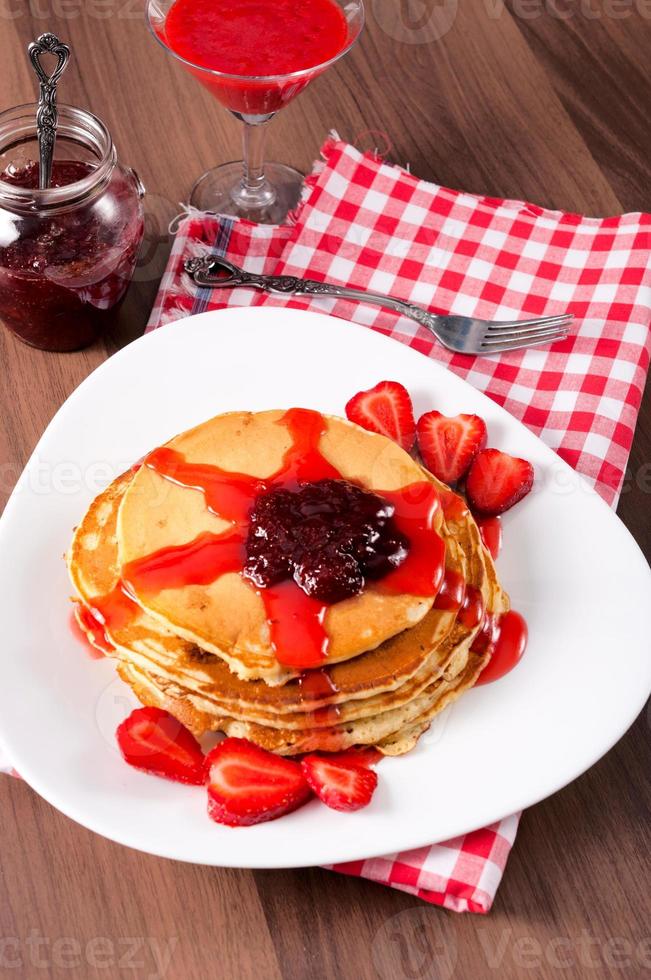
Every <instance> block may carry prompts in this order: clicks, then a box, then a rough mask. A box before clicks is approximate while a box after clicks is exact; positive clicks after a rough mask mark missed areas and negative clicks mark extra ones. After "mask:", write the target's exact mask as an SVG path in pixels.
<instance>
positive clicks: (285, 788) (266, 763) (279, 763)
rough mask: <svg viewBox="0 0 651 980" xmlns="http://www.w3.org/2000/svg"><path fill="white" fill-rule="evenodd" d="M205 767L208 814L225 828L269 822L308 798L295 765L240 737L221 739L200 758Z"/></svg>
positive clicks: (298, 766)
mask: <svg viewBox="0 0 651 980" xmlns="http://www.w3.org/2000/svg"><path fill="white" fill-rule="evenodd" d="M206 769H207V772H208V814H209V816H210V817H212V819H213V820H215V821H216V822H217V823H223V824H227V825H228V826H229V827H247V826H250V825H251V824H255V823H262V822H263V821H265V820H275V819H276V817H282V816H283V815H284V814H285V813H291V811H292V810H296V809H297V807H299V806H302V804H303V803H305V802H306V801H307V800H308V799H309V798H310V796H311V795H312V791H311V790H310V787H309V785H308V782H307V780H306V778H305V776H304V774H303V770H302V769H301V766H300V763H298V762H292V761H291V760H290V759H283V758H281V756H279V755H274V754H273V752H267V751H266V750H265V749H261V748H260V747H259V746H257V745H254V744H253V742H249V741H248V739H246V738H225V739H224V741H223V742H220V743H219V744H218V745H216V746H215V748H214V749H212V751H211V752H209V753H208V755H207V756H206Z"/></svg>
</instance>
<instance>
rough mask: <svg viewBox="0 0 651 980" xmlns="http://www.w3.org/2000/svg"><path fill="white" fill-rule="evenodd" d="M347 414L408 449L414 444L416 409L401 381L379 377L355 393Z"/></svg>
mask: <svg viewBox="0 0 651 980" xmlns="http://www.w3.org/2000/svg"><path fill="white" fill-rule="evenodd" d="M346 417H347V418H348V419H349V421H351V422H356V423H357V425H361V427H362V428H363V429H368V431H369V432H377V433H379V434H380V435H381V436H387V438H389V439H393V441H394V442H397V443H398V445H399V446H402V448H403V449H405V450H406V451H407V452H409V450H410V449H411V447H412V446H413V444H414V439H415V438H416V422H415V420H414V409H413V406H412V404H411V398H410V397H409V392H408V391H407V389H406V388H405V386H404V385H401V384H400V382H399V381H380V382H379V383H378V384H376V385H375V387H374V388H369V390H368V391H359V392H358V393H357V394H356V395H353V397H352V398H351V399H350V401H349V402H348V404H347V405H346Z"/></svg>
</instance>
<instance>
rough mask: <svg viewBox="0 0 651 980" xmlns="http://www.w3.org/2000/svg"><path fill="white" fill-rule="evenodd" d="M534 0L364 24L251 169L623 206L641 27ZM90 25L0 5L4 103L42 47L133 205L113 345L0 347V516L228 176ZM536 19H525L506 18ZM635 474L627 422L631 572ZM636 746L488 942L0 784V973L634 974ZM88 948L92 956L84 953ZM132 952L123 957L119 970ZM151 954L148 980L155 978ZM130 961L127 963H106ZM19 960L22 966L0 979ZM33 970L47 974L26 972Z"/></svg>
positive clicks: (379, 9)
mask: <svg viewBox="0 0 651 980" xmlns="http://www.w3.org/2000/svg"><path fill="white" fill-rule="evenodd" d="M532 2H533V0H527V2H522V0H508V2H507V4H506V5H502V4H501V3H499V2H497V0H463V2H461V3H456V2H455V0H447V2H446V3H434V2H431V0H427V2H425V3H423V4H420V5H416V4H415V3H414V2H413V0H373V2H371V3H370V4H369V8H370V9H369V19H368V21H369V22H368V30H367V32H366V35H365V37H364V39H363V41H362V43H361V44H360V45H359V46H358V47H357V49H356V50H355V51H354V52H353V53H352V54H351V56H350V57H348V58H347V59H345V60H344V61H343V62H342V63H341V64H340V66H338V68H337V69H335V70H333V71H332V72H331V73H330V74H328V75H326V76H324V77H323V78H322V79H320V80H319V81H318V82H317V83H315V84H314V85H313V87H312V88H311V89H308V91H307V92H305V93H304V94H303V95H302V96H301V98H300V99H299V100H298V101H297V102H296V103H295V104H294V105H292V106H291V107H289V108H288V109H287V110H285V111H284V112H283V113H282V114H281V115H280V116H279V118H278V119H277V120H276V121H275V122H274V123H273V125H272V127H271V131H270V135H269V150H270V155H271V156H273V157H274V158H276V159H280V160H283V161H285V162H288V163H293V164H294V165H297V166H299V167H302V168H303V169H308V168H309V166H310V163H311V161H312V159H313V158H314V157H315V156H316V154H317V152H318V147H319V145H320V142H321V141H322V139H323V137H324V135H325V131H326V129H327V128H330V127H334V128H336V129H338V130H339V132H340V133H341V135H342V136H344V137H345V138H347V139H350V140H352V141H354V142H355V141H357V142H359V144H360V145H361V146H362V147H368V146H371V145H373V144H374V143H375V142H377V143H379V144H380V145H383V146H385V147H387V148H388V150H389V155H390V158H391V159H393V160H394V161H396V162H400V163H409V164H410V165H411V168H412V170H413V171H414V172H415V173H418V174H419V175H422V176H423V177H425V178H429V179H434V180H438V181H439V182H441V183H445V184H448V185H450V186H453V187H462V188H464V189H467V190H473V191H478V192H482V193H489V194H502V195H506V196H510V197H522V198H528V199H530V200H534V201H536V202H537V203H540V204H545V205H548V206H552V207H559V208H567V209H570V210H575V211H587V212H590V213H593V214H606V213H615V212H617V211H620V210H622V209H629V210H634V209H637V208H640V207H642V206H643V205H644V203H645V201H647V200H648V193H647V188H648V186H649V178H650V176H651V173H650V170H651V165H650V163H649V158H650V156H651V155H650V153H649V149H650V145H651V136H650V135H649V127H648V122H647V120H646V118H645V113H644V112H643V111H642V107H643V106H644V105H646V104H648V101H649V85H650V84H651V83H650V82H649V75H648V64H647V62H648V48H649V41H650V40H651V29H650V27H649V20H648V16H646V15H645V9H644V7H643V5H639V4H638V5H636V6H634V5H633V4H632V3H631V4H630V6H629V7H627V8H626V9H627V10H629V13H626V15H625V16H619V15H617V14H615V15H612V11H613V10H614V9H615V7H616V6H617V5H614V4H612V3H611V5H610V7H608V6H607V0H603V2H602V0H591V7H590V9H591V10H592V9H597V10H599V11H601V14H600V16H590V17H588V16H586V15H585V9H587V8H586V7H585V5H581V6H580V5H579V4H576V3H572V4H569V3H566V5H565V6H563V0H557V2H556V3H554V4H545V5H544V6H543V4H542V0H540V4H539V6H536V4H535V2H533V5H532ZM100 7H101V5H99V4H93V3H92V2H87V3H86V4H85V5H84V4H82V3H81V2H79V3H77V0H67V3H63V4H62V3H55V2H52V3H49V0H48V2H45V0H44V3H43V4H42V5H41V6H39V5H36V4H33V3H23V2H22V0H21V2H19V0H15V2H14V3H13V4H12V3H10V2H9V0H7V2H6V3H4V4H0V51H1V52H2V59H1V60H0V66H1V67H0V74H1V75H2V80H3V87H2V100H3V103H5V104H6V105H7V106H8V105H12V104H17V103H19V102H24V101H27V100H29V99H30V98H31V97H32V92H33V85H32V81H31V77H30V72H29V70H28V68H27V64H26V59H25V57H24V45H25V43H26V42H27V41H28V40H29V39H31V38H32V37H34V36H36V35H37V34H39V33H41V32H42V31H44V30H46V29H52V30H56V31H58V32H59V33H60V34H61V35H63V36H65V37H66V38H67V39H69V40H70V41H71V42H72V44H73V48H74V50H75V54H76V65H77V67H76V68H75V67H73V68H71V69H70V70H69V72H68V73H67V75H66V79H65V89H64V98H65V101H69V102H73V103H78V104H80V105H88V106H89V107H90V108H92V109H93V110H94V111H95V112H97V113H98V114H99V115H100V116H102V117H103V118H104V119H105V120H106V122H107V123H108V124H109V126H110V128H111V130H112V132H113V135H114V137H115V141H116V143H117V145H118V148H119V150H120V153H121V155H122V157H123V159H124V160H125V161H126V162H128V163H129V164H131V165H133V166H135V167H136V169H137V170H138V171H139V172H140V174H141V176H142V177H143V179H144V181H145V183H146V184H147V186H148V190H149V197H148V202H147V209H148V250H147V257H146V260H144V261H143V262H142V264H141V268H140V269H139V271H138V276H137V281H136V282H135V283H134V286H133V288H132V290H131V292H130V294H129V297H128V300H127V302H126V303H125V306H124V308H123V311H122V314H121V318H120V322H119V324H118V326H117V327H116V329H115V330H114V331H113V333H112V335H111V336H110V337H107V338H105V339H104V340H103V341H102V342H101V343H98V344H97V345H95V347H93V348H91V349H90V350H89V351H85V352H81V353H79V354H74V355H65V356H55V355H49V354H40V353H38V352H35V351H31V350H28V349H26V348H24V347H22V346H20V345H19V344H18V343H16V342H15V341H14V340H13V339H12V338H11V337H9V336H8V335H7V334H6V333H4V332H2V331H0V371H1V374H0V501H2V500H4V498H5V497H6V496H7V495H8V493H9V492H10V490H11V487H12V485H13V483H14V482H15V479H16V477H17V475H18V471H19V469H20V467H22V465H24V463H25V461H26V459H27V457H28V455H29V453H30V452H31V450H32V448H33V446H34V444H35V443H36V441H37V439H38V437H39V436H40V434H41V432H42V430H43V428H44V426H45V425H46V424H47V422H48V421H49V419H50V418H51V416H52V414H53V413H54V412H55V411H56V409H57V407H58V406H59V405H60V404H61V402H62V401H63V400H64V399H65V397H66V396H67V395H68V394H69V393H70V391H71V390H73V388H74V387H75V386H76V385H77V384H78V383H79V382H80V381H81V380H82V379H83V378H84V377H85V376H86V375H87V373H88V372H89V371H90V370H92V368H93V367H95V366H96V365H97V364H99V363H100V362H101V361H102V360H103V359H104V358H105V357H106V356H107V354H110V353H111V352H112V351H114V350H115V349H116V348H117V347H119V346H121V345H122V344H124V343H125V342H127V341H128V340H130V339H132V338H134V337H136V336H138V335H139V334H140V333H141V332H142V329H143V327H144V323H145V320H146V317H147V314H148V311H149V308H150V305H151V302H152V300H153V297H154V295H155V291H156V287H157V280H158V277H159V276H160V273H161V271H162V268H163V266H164V262H165V257H166V254H167V251H168V248H169V240H168V237H167V235H166V233H165V229H166V226H167V222H168V221H169V219H170V218H171V217H172V216H173V215H174V214H175V213H176V212H177V211H178V208H179V202H181V201H183V200H184V199H185V198H186V195H187V191H188V188H189V186H190V185H191V183H192V180H193V179H194V178H195V177H196V176H197V175H198V174H199V173H200V172H201V171H202V170H203V169H205V168H206V167H208V166H210V165H212V164H214V163H218V162H223V161H225V160H228V159H233V158H235V157H237V156H238V140H239V133H238V127H237V124H236V123H235V122H234V121H233V120H231V119H230V118H229V117H228V116H227V114H226V113H225V112H223V111H222V110H221V109H220V108H219V107H218V106H217V105H215V104H214V103H213V102H212V100H211V98H210V96H209V95H208V94H207V93H206V92H205V91H203V90H202V89H201V88H200V87H199V86H197V85H196V84H195V83H194V81H193V80H192V79H190V78H187V77H186V76H185V75H184V73H183V72H182V70H181V69H180V68H179V67H178V66H176V65H174V64H172V62H171V61H170V60H169V59H168V58H167V57H166V56H165V54H164V52H162V51H160V50H158V49H157V47H156V45H155V43H154V42H153V41H152V40H151V38H150V37H149V36H148V34H147V32H146V30H145V28H144V26H143V23H142V17H141V3H140V0H138V2H137V3H131V2H129V0H114V2H109V3H108V4H104V7H103V9H104V10H108V12H109V16H108V17H107V18H106V19H98V18H97V17H96V16H93V13H94V12H95V13H96V12H97V11H98V10H99V9H100ZM582 9H583V10H584V13H583V14H581V13H580V11H581V10H582ZM618 9H619V10H620V11H621V9H623V8H622V5H621V4H620V6H619V8H618ZM11 10H13V11H15V12H16V16H15V17H13V18H11V19H9V18H8V17H7V16H5V14H6V12H7V11H11ZM532 10H533V11H534V13H535V14H536V16H529V15H527V11H528V12H529V14H530V13H531V11H532ZM608 10H610V11H611V15H610V16H609V15H608V14H607V11H608ZM39 11H45V15H43V14H41V13H39ZM523 11H524V15H523ZM559 11H560V14H559ZM568 11H569V12H570V13H571V14H572V15H571V16H569V17H566V16H565V14H566V13H567V12H568ZM640 11H641V12H640ZM450 12H452V16H450ZM572 12H573V13H572ZM646 13H647V14H648V11H647V12H646ZM369 130H374V131H377V132H378V135H377V136H373V135H372V134H369V132H368V131H369ZM650 459H651V408H650V405H649V401H648V399H647V401H646V402H645V404H644V406H643V409H642V412H641V417H640V424H639V426H638V430H637V434H636V440H635V445H634V448H633V453H632V456H631V478H630V480H629V481H628V485H627V489H626V492H625V493H624V495H623V496H622V502H621V505H620V514H621V515H622V517H623V519H624V520H625V522H626V524H627V526H628V527H629V528H630V529H631V531H632V532H633V533H634V534H635V536H636V537H637V539H638V541H639V542H640V544H641V545H642V546H643V547H645V549H646V550H647V554H649V553H650V552H651V526H650V524H651V522H649V519H648V514H649V491H650V490H651V472H650V465H649V460H650ZM616 655H617V651H613V657H614V658H615V657H616ZM577 696H580V692H577ZM648 730H649V718H648V716H647V715H643V716H642V717H641V718H640V719H638V722H637V724H636V725H635V726H634V728H633V729H632V730H631V732H629V734H628V735H627V736H626V737H625V738H624V739H623V740H622V741H621V742H620V743H619V744H618V745H617V746H616V747H615V749H613V751H612V752H611V753H609V755H608V756H607V757H606V758H605V759H603V760H602V761H601V762H600V763H599V764H598V765H597V766H595V767H594V768H593V769H592V770H590V772H588V773H586V774H585V775H584V776H583V777H582V778H581V779H579V780H577V781H576V782H575V783H574V784H572V785H571V786H569V787H567V788H566V789H565V790H563V791H562V792H560V793H557V794H556V795H555V796H554V797H552V798H551V799H550V800H548V801H546V802H544V803H542V804H540V805H538V806H536V807H533V808H531V810H529V811H528V812H527V814H526V815H525V817H524V818H523V822H522V825H521V829H520V833H519V836H518V840H517V844H516V847H515V849H514V852H513V854H512V856H511V859H510V862H509V867H508V871H507V874H506V876H505V879H504V882H503V884H502V887H501V890H500V892H499V896H498V900H497V902H496V905H495V908H494V910H493V912H492V913H491V915H490V916H489V917H488V918H486V919H477V918H476V917H471V916H466V917H461V916H455V915H452V914H449V913H444V912H441V911H440V910H437V909H432V908H429V907H428V906H426V905H424V904H423V903H419V902H417V901H416V900H414V899H413V898H412V897H410V896H407V895H404V894H400V893H398V892H395V891H393V890H391V889H388V888H385V887H382V886H377V885H371V884H369V883H368V882H364V881H360V880H357V879H353V878H349V877H345V876H340V875H335V874H332V873H330V872H326V871H321V870H319V869H308V870H304V871H298V872H294V871H291V872H290V871H287V872H257V873H255V874H251V873H249V872H238V871H226V870H217V869H208V868H198V867H191V866H187V865H180V864H177V863H173V862H166V861H161V860H158V859H156V858H152V857H148V856H145V855H141V854H137V853H135V852H133V851H129V850H127V849H124V848H121V847H119V846H118V845H115V844H111V843H110V842H107V841H103V840H101V839H100V838H98V837H96V836H94V835H92V834H90V833H89V832H87V831H85V830H83V829H82V828H80V827H77V826H76V825H74V824H73V823H71V822H70V821H69V820H67V819H66V818H64V817H63V816H61V815H60V814H58V813H56V812H55V811H54V810H52V808H51V807H49V805H48V804H46V803H45V802H43V801H42V800H40V799H38V797H36V796H35V794H33V793H32V791H31V790H29V788H28V787H26V786H24V785H22V784H20V783H18V782H15V781H13V780H9V779H7V780H4V781H3V784H2V787H1V792H0V818H1V819H2V826H3V844H2V848H1V849H0V870H1V875H0V975H2V976H4V975H5V973H6V974H7V975H8V976H9V975H25V976H28V977H31V976H53V977H57V978H58V977H64V976H65V977H75V978H77V977H78V978H81V980H86V978H87V977H89V978H91V977H95V976H98V977H100V976H125V977H127V976H128V977H143V978H144V977H149V976H152V977H153V976H162V975H165V976H167V977H173V978H179V980H186V978H190V980H191V978H194V977H198V978H202V980H203V978H204V977H207V976H219V977H224V978H229V980H230V978H248V977H254V976H256V975H261V974H264V975H270V976H271V977H276V976H278V977H279V976H283V977H287V978H303V977H306V978H307V977H308V976H309V977H348V976H356V977H357V976H359V977H361V978H366V977H369V978H370V977H381V978H383V980H384V978H391V980H393V978H397V980H402V978H405V980H413V978H416V980H429V978H448V977H460V978H463V977H466V976H477V977H481V978H483V977H487V976H499V977H500V978H505V980H510V978H513V980H515V978H518V980H519V978H521V977H522V976H523V975H532V976H536V977H543V978H547V977H549V978H554V977H557V976H559V975H563V976H572V977H579V978H583V977H585V978H589V977H595V976H604V977H610V976H613V977H615V976H617V977H621V976H630V977H638V976H642V975H645V974H646V972H648V969H649V968H651V950H650V949H649V944H648V939H647V933H648V926H647V925H646V923H647V922H648V919H649V911H650V904H651V902H650V898H649V893H648V880H649V872H650V868H649V805H650V791H649V781H648V772H649V763H650V761H651V760H650V758H649V739H648ZM66 937H69V938H70V939H71V940H72V941H73V942H72V944H71V945H68V946H66V945H65V943H64V942H63V940H65V939H66ZM93 937H103V938H104V939H105V940H106V942H105V943H104V944H103V945H102V943H98V944H97V945H96V946H91V953H90V954H88V951H87V946H86V944H87V943H88V942H89V940H92V939H93ZM129 937H132V938H135V939H136V940H137V941H139V945H138V946H137V947H135V946H134V944H132V945H131V947H127V944H126V942H125V940H127V939H128V938H129ZM30 938H31V939H32V940H38V939H39V938H44V939H46V940H47V942H46V943H43V944H40V945H37V943H36V942H35V941H33V942H32V943H30V941H29V940H30ZM14 939H15V940H16V942H14V941H13V940H14ZM175 939H176V942H174V940H175ZM154 940H157V941H158V945H156V944H155V943H154ZM620 940H621V941H620ZM645 941H646V946H645V945H644V943H645ZM170 944H171V945H170ZM77 948H79V952H78V953H76V950H77ZM166 951H169V952H170V953H171V958H170V960H169V963H168V964H167V969H166V970H165V969H164V965H165V963H164V961H159V962H158V963H157V961H156V960H155V954H156V953H158V955H159V956H163V957H164V956H165V953H166ZM129 953H131V956H132V963H131V965H129V964H128V963H127V962H126V961H123V962H122V963H121V964H120V963H119V962H118V958H119V957H122V958H123V960H124V958H125V957H126V956H127V955H128V954H129ZM16 954H17V955H20V956H22V957H23V963H22V968H19V969H18V970H16V969H13V971H12V969H11V967H12V963H11V960H12V958H14V959H15V955H16ZM37 954H39V955H41V956H42V957H43V959H45V960H46V961H47V964H48V965H44V966H36V965H35V964H34V962H33V959H32V958H33V957H34V956H35V955H37ZM75 955H76V956H77V959H76V960H75V959H74V957H75ZM89 956H90V958H89ZM48 957H49V959H48ZM93 957H94V959H93ZM102 957H103V959H102ZM111 957H112V959H110V958H111ZM107 959H108V960H110V963H109V965H108V966H105V967H102V966H101V965H98V963H99V964H101V963H102V962H107ZM133 961H135V962H136V964H137V965H136V966H135V968H132V967H133Z"/></svg>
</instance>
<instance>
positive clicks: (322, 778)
mask: <svg viewBox="0 0 651 980" xmlns="http://www.w3.org/2000/svg"><path fill="white" fill-rule="evenodd" d="M301 766H302V767H303V772H304V773H305V778H306V779H307V781H308V783H309V784H310V786H311V787H312V789H313V790H314V792H315V793H316V795H317V796H318V797H319V799H320V800H322V801H323V802H324V803H325V804H326V806H329V807H331V808H332V809H333V810H344V811H350V810H361V809H362V807H365V806H367V805H368V804H369V803H370V802H371V797H372V796H373V793H374V792H375V787H376V786H377V773H376V772H375V771H374V770H373V769H368V768H367V767H365V766H360V765H354V764H353V763H351V762H346V761H341V760H340V759H339V760H338V759H336V758H328V756H324V755H306V756H305V758H304V759H303V760H302V761H301Z"/></svg>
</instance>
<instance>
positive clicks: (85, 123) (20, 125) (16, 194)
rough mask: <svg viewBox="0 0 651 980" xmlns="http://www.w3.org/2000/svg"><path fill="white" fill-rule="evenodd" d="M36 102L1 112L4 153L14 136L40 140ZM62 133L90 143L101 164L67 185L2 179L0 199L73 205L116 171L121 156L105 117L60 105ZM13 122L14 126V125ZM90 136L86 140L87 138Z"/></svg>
mask: <svg viewBox="0 0 651 980" xmlns="http://www.w3.org/2000/svg"><path fill="white" fill-rule="evenodd" d="M37 109H38V105H37V103H36V102H26V103H23V104H22V105H17V106H13V107H12V108H10V109H5V110H4V111H3V112H0V152H3V151H4V149H5V148H6V146H7V145H11V142H12V138H14V139H16V138H18V137H20V136H21V135H22V136H23V139H22V140H20V142H25V141H26V140H27V139H30V138H32V139H33V140H34V142H36V141H37V133H36V111H37ZM58 110H59V122H58V128H57V132H58V135H61V136H65V138H67V139H70V140H73V141H76V142H78V143H81V144H83V145H86V146H87V147H89V148H90V149H91V150H92V149H95V150H96V151H97V154H98V164H97V167H96V168H95V169H94V170H92V171H91V172H90V173H89V174H87V175H86V176H85V177H82V178H81V179H80V180H75V181H73V182H72V183H70V184H65V185H64V186H63V187H48V188H45V189H41V188H38V187H34V188H32V187H20V186H18V185H17V184H14V183H11V182H10V181H6V180H2V179H1V178H0V200H2V202H3V203H5V204H13V205H14V206H22V207H26V208H28V209H29V210H37V211H38V210H41V209H49V208H56V207H61V206H69V205H71V204H75V203H78V202H81V201H83V200H84V199H85V198H86V197H88V195H89V194H91V193H92V192H93V191H94V190H95V189H96V188H97V186H98V185H99V184H100V183H102V182H103V181H104V180H106V178H107V177H108V176H109V175H110V173H111V172H112V170H113V168H114V166H115V164H116V161H117V156H116V152H115V147H114V145H113V140H112V138H111V134H110V132H109V130H108V129H107V127H106V126H105V125H104V123H103V122H102V120H101V119H99V118H98V117H97V116H96V115H94V114H93V113H92V112H90V111H89V110H88V109H80V108H78V107H77V106H71V105H65V104H62V105H59V106H58ZM12 124H13V126H12ZM84 136H86V140H84Z"/></svg>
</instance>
